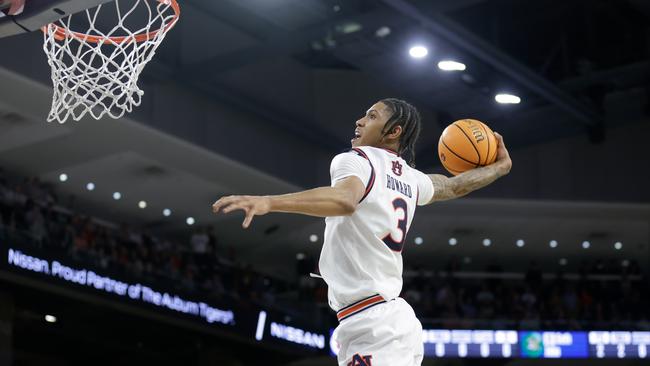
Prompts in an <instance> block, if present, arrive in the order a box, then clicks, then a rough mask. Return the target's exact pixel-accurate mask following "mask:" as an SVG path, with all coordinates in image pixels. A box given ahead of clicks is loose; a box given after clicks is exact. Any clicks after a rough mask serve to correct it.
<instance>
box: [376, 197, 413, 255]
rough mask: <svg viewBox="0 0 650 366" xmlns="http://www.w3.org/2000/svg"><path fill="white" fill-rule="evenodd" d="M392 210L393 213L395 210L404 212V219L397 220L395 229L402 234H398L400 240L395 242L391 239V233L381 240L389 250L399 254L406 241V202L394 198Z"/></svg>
mask: <svg viewBox="0 0 650 366" xmlns="http://www.w3.org/2000/svg"><path fill="white" fill-rule="evenodd" d="M393 208H394V209H395V211H397V210H400V209H401V210H402V212H404V218H402V219H399V220H398V221H397V228H398V229H399V231H401V232H402V233H401V234H400V240H399V241H397V240H395V239H393V235H392V234H391V233H388V235H386V236H385V237H384V238H383V239H381V240H383V242H384V243H385V244H386V245H387V246H388V248H390V250H392V251H395V252H401V251H402V248H403V247H404V241H405V240H406V223H407V221H408V210H407V205H406V201H404V200H403V199H401V198H396V199H394V200H393Z"/></svg>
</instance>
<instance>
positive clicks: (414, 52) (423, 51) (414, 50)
mask: <svg viewBox="0 0 650 366" xmlns="http://www.w3.org/2000/svg"><path fill="white" fill-rule="evenodd" d="M428 54H429V50H428V49H427V48H426V47H424V46H413V47H411V49H410V50H409V55H411V57H413V58H424V57H427V55H428Z"/></svg>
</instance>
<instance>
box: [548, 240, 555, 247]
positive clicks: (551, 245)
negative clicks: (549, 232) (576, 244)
mask: <svg viewBox="0 0 650 366" xmlns="http://www.w3.org/2000/svg"><path fill="white" fill-rule="evenodd" d="M548 246H549V247H551V248H556V247H557V240H551V241H549V242H548Z"/></svg>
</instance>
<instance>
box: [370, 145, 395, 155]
mask: <svg viewBox="0 0 650 366" xmlns="http://www.w3.org/2000/svg"><path fill="white" fill-rule="evenodd" d="M375 147H378V148H380V149H384V150H388V151H390V152H392V153H394V154H395V155H399V154H398V153H397V152H398V151H399V145H398V144H378V145H377V146H375Z"/></svg>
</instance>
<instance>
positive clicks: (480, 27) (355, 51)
mask: <svg viewBox="0 0 650 366" xmlns="http://www.w3.org/2000/svg"><path fill="white" fill-rule="evenodd" d="M181 6H182V9H183V15H182V20H181V21H180V22H179V23H178V25H177V27H176V28H175V29H174V30H172V31H171V32H170V34H169V36H168V37H167V39H166V40H165V41H164V43H163V45H162V46H161V48H160V50H159V52H158V54H157V55H156V57H155V59H154V61H152V62H151V63H150V64H149V65H148V66H147V68H146V69H145V71H144V74H143V76H142V83H143V85H144V87H143V89H144V90H145V93H146V94H145V100H144V104H143V106H141V107H140V108H139V109H138V110H136V111H135V112H134V113H133V114H132V115H129V116H128V117H127V118H124V119H122V120H120V121H111V120H103V121H100V122H94V121H89V120H84V121H81V122H78V123H68V124H65V125H62V126H58V125H49V124H46V123H45V122H44V116H45V115H46V114H47V104H48V103H49V101H48V99H49V94H48V93H49V89H48V88H50V87H49V83H50V82H49V75H48V74H49V68H48V65H47V63H46V60H45V58H44V56H43V55H42V52H41V50H40V43H41V42H42V36H41V35H40V34H38V33H32V34H25V35H21V36H14V37H10V38H6V39H2V40H0V51H1V52H2V53H1V54H2V57H1V58H0V67H2V70H3V72H2V73H0V75H2V81H3V85H8V86H9V85H10V86H11V87H10V88H7V87H2V88H0V89H2V92H1V94H2V99H1V102H2V110H3V111H4V112H3V113H4V114H3V117H2V121H3V122H2V123H3V124H2V126H3V127H2V128H3V129H2V135H0V141H2V142H3V144H2V146H1V147H0V164H2V165H4V166H6V167H7V168H10V169H13V170H15V171H17V172H20V173H21V174H25V175H35V176H39V177H41V178H42V179H44V180H46V181H51V182H54V183H55V184H59V183H56V181H57V177H58V174H60V172H63V171H66V172H68V173H69V174H70V176H71V177H83V178H79V179H82V180H83V182H85V181H86V180H89V179H94V180H96V181H97V187H98V188H97V190H96V191H95V192H92V193H91V192H87V191H85V190H84V189H83V183H81V182H82V180H80V181H78V182H76V183H75V184H76V185H73V184H72V179H71V183H70V184H68V185H62V186H59V189H60V190H61V191H62V192H64V193H65V194H75V195H76V196H78V197H79V201H80V202H81V201H83V202H86V203H87V204H86V207H85V208H86V209H88V210H90V211H91V212H93V213H95V214H97V215H100V216H102V217H106V218H107V219H108V220H110V221H112V222H121V221H125V220H128V221H129V222H132V223H134V224H137V225H142V226H145V227H147V228H148V229H149V230H152V231H157V232H166V233H170V234H178V235H182V236H185V237H186V236H187V235H188V232H187V226H186V225H185V223H184V218H185V217H187V216H193V217H195V218H196V220H197V223H198V224H199V225H206V224H213V225H215V226H216V227H217V228H218V231H219V232H220V233H221V235H222V237H223V240H222V241H223V242H224V244H234V243H237V246H238V247H240V252H241V254H242V256H243V257H245V258H246V259H247V260H249V261H252V262H259V263H261V265H263V264H264V263H265V262H266V265H265V266H266V267H268V268H269V270H274V271H277V272H278V273H290V272H291V271H292V269H293V264H292V263H293V258H295V254H296V253H298V252H304V253H309V254H313V255H317V253H318V247H319V246H318V244H312V243H310V242H309V241H308V237H309V235H311V234H312V233H320V232H322V220H319V219H312V218H296V217H293V216H289V215H274V216H268V217H264V218H261V219H260V220H259V221H258V222H257V223H258V224H257V225H256V226H254V227H253V229H252V230H251V231H250V232H246V233H242V232H241V231H240V229H239V222H238V221H239V219H238V218H236V217H214V216H211V214H210V212H209V205H210V203H211V202H212V201H213V200H214V199H216V198H217V197H218V196H220V195H222V194H230V193H252V194H255V193H260V194H262V193H276V192H287V191H291V190H294V189H298V188H301V187H310V186H314V185H318V184H327V177H328V174H327V173H328V163H329V159H330V158H331V157H332V156H333V155H334V154H336V153H337V152H340V151H342V150H344V149H345V148H346V147H347V146H348V145H349V139H350V137H351V134H352V131H353V124H354V121H355V119H356V118H358V116H360V115H361V114H363V113H364V111H365V109H366V108H367V107H368V106H369V105H371V104H372V103H373V102H374V101H376V100H377V99H379V98H382V97H386V96H396V97H400V98H404V99H408V100H410V101H412V102H414V103H415V104H416V105H417V106H418V107H419V108H420V109H421V111H422V113H423V116H424V120H425V125H424V129H423V134H422V138H421V141H420V144H419V151H418V156H417V161H418V167H419V168H421V169H422V170H425V171H437V172H440V167H439V164H438V162H437V157H436V154H435V146H436V144H437V139H438V136H439V133H440V131H441V130H442V129H443V128H444V127H445V126H446V125H447V124H448V123H450V122H451V121H453V120H455V119H458V118H463V117H468V116H469V117H472V118H477V119H481V120H484V121H487V122H488V124H489V125H490V126H491V127H492V128H493V129H495V130H497V131H499V132H501V133H502V134H503V135H504V136H506V137H507V142H508V145H509V147H510V148H511V150H512V151H513V152H518V153H521V154H522V156H523V155H526V154H528V153H527V152H526V151H527V149H528V148H530V147H531V146H536V145H539V144H549V145H553V144H560V143H562V141H578V142H572V144H578V143H584V144H585V148H588V146H589V145H593V144H598V143H602V142H603V141H604V140H606V139H607V138H608V134H610V131H612V129H614V128H617V127H625V126H623V125H625V124H630V125H634V124H636V123H640V122H641V121H643V120H647V119H648V112H649V110H650V107H648V105H649V104H650V102H649V101H648V98H649V97H648V96H649V95H650V92H649V91H648V87H647V85H648V84H649V82H648V81H649V80H650V63H649V61H648V53H649V51H648V50H649V48H650V41H649V35H650V29H649V26H648V25H649V24H650V5H649V4H648V3H647V2H646V1H643V0H624V1H607V0H595V1H594V0H572V1H552V2H548V1H525V2H523V1H517V0H456V1H442V0H440V1H433V0H431V1H429V0H417V1H416V0H412V1H407V0H382V1H371V0H347V1H333V0H300V1H298V0H276V1H268V0H221V1H208V0H185V1H182V2H181ZM416 43H417V44H423V45H426V46H428V47H429V49H430V56H431V57H429V58H427V59H425V60H414V59H412V58H410V57H408V56H407V55H408V48H409V47H410V46H412V45H413V44H416ZM442 59H454V60H458V61H462V62H463V63H465V64H466V65H467V70H466V71H464V72H459V73H445V72H442V71H440V70H438V68H437V66H436V64H437V62H438V61H439V60H442ZM502 91H507V92H511V93H515V94H517V95H519V96H521V98H522V100H523V102H522V103H521V104H519V105H515V106H503V105H499V104H496V103H495V102H494V94H496V93H497V92H502ZM208 106H211V107H210V108H212V106H215V107H214V108H215V109H217V108H218V109H219V112H218V113H217V112H215V110H214V109H213V110H209V109H208ZM644 106H645V108H646V109H644ZM610 110H611V111H614V112H610ZM611 113H617V115H618V116H619V118H609V116H610V114H611ZM16 115H17V116H18V117H16ZM621 116H622V117H621ZM214 120H220V122H219V123H220V124H219V123H217V122H214V123H212V122H213V121H214ZM567 139H568V140H567ZM118 189H120V190H122V191H123V192H124V193H125V199H124V200H123V201H122V202H130V201H127V197H129V199H130V197H143V199H147V201H148V202H149V205H150V207H149V209H148V210H140V209H138V208H137V206H136V205H134V204H131V205H127V204H126V203H120V204H121V206H119V205H118V204H117V203H115V202H114V201H113V200H112V198H111V197H110V193H111V192H112V191H113V190H118ZM102 190H105V192H104V195H103V196H100V195H99V193H98V192H100V191H102ZM542 191H543V190H540V189H539V188H538V187H519V186H517V185H516V184H512V185H510V186H508V187H507V189H506V188H499V187H495V188H490V189H488V190H486V191H485V192H482V193H481V194H479V195H478V197H480V199H468V200H463V201H459V202H453V203H448V204H442V205H439V206H437V208H434V207H431V208H426V209H423V210H422V211H421V213H420V214H419V217H418V219H417V220H416V222H415V223H414V228H413V231H412V234H411V239H412V238H413V237H415V236H416V235H420V236H422V237H424V239H425V243H432V244H433V243H435V244H439V245H430V246H427V245H423V246H421V247H418V248H415V249H417V250H419V252H417V251H414V252H413V253H419V254H416V256H418V258H420V259H422V260H423V261H424V262H426V261H427V260H430V263H437V264H440V263H441V262H444V261H445V260H446V258H448V257H450V256H453V255H456V254H454V252H450V251H451V250H457V248H451V247H449V246H448V245H446V242H447V239H448V237H450V236H458V237H462V238H464V240H465V241H466V242H471V243H474V244H472V245H473V246H470V247H465V248H464V249H463V251H462V253H461V254H458V255H460V256H461V257H462V256H467V257H471V258H475V259H476V258H483V259H485V258H486V257H485V253H486V252H485V250H490V252H489V253H493V254H492V255H490V256H489V257H490V258H498V257H504V256H519V255H520V254H519V253H517V252H513V251H512V250H513V245H512V243H513V241H514V240H516V238H518V237H519V232H525V233H528V234H527V235H529V236H531V237H536V238H538V239H536V242H537V244H536V245H537V247H538V248H539V252H536V251H532V250H530V251H527V256H528V257H529V258H534V257H536V256H538V255H543V253H549V252H547V251H545V250H547V249H548V248H547V241H548V240H550V239H551V237H550V236H549V235H544V234H545V231H547V227H548V225H549V224H548V223H549V222H555V224H554V225H553V227H554V230H555V232H554V234H555V233H557V234H556V235H557V236H558V240H560V241H561V242H571V243H574V245H573V246H567V247H566V248H572V249H570V250H569V249H567V250H569V252H566V253H564V254H561V255H560V254H558V253H557V251H556V252H553V254H548V258H547V259H548V263H552V264H553V265H555V264H556V263H557V260H558V259H559V258H561V257H563V256H568V257H570V258H576V261H570V263H576V262H577V258H585V256H587V254H585V252H583V251H581V248H580V247H579V243H580V242H581V241H582V240H585V238H592V240H595V241H598V240H602V242H603V243H604V244H602V246H603V248H607V249H603V250H610V249H611V248H610V247H611V244H612V243H613V241H616V240H623V241H624V242H626V243H634V244H633V245H626V247H625V249H626V250H632V248H635V249H634V250H635V251H630V252H626V253H624V254H621V256H622V257H621V258H623V257H625V256H626V257H629V258H631V257H637V258H648V257H649V254H648V249H647V243H648V235H649V234H650V229H649V228H648V220H647V217H648V216H644V215H645V213H646V212H647V203H648V199H646V198H647V197H648V194H647V190H643V189H642V188H639V189H638V190H635V189H631V190H630V191H628V192H616V193H613V192H608V191H606V190H593V191H589V192H593V193H588V194H586V195H585V196H583V197H572V196H570V195H568V194H563V193H562V192H563V190H562V189H555V190H554V192H553V193H551V194H548V195H545V194H543V193H539V192H542ZM503 198H506V200H503ZM540 199H552V200H554V201H552V202H550V203H549V202H539V200H540ZM575 199H580V200H583V201H609V202H612V201H613V202H618V201H625V202H627V203H625V204H623V207H624V208H625V209H621V206H617V205H618V204H614V205H613V206H612V205H606V204H596V206H593V205H592V204H590V203H589V204H586V203H575V202H569V201H573V200H575ZM163 201H164V203H163ZM639 201H640V202H642V203H644V204H643V205H635V204H634V203H635V202H639ZM167 206H172V207H173V209H174V212H175V213H177V214H178V216H177V217H178V219H175V220H172V219H165V218H162V217H161V216H160V215H159V211H160V210H161V208H163V207H167ZM644 210H646V211H644ZM452 212H453V214H451V213H452ZM558 212H571V213H572V214H571V215H565V216H562V219H563V221H562V222H563V224H561V223H560V222H559V221H557V220H556V219H557V217H558ZM486 217H488V218H487V219H486ZM644 217H645V218H644ZM554 220H555V221H554ZM431 222H435V223H436V224H435V225H430V223H431ZM515 222H516V224H513V223H515ZM608 225H610V226H611V227H609V226H608ZM432 226H435V227H432ZM481 228H483V229H481ZM605 228H606V229H605ZM515 229H516V230H515ZM418 233H420V234H418ZM534 233H535V234H534ZM625 235H628V237H626V236H625ZM485 236H491V237H492V238H493V241H494V242H495V245H493V246H491V247H490V248H489V249H486V248H484V247H482V246H481V245H480V243H481V240H482V239H483V237H485ZM547 236H548V237H547ZM594 238H596V239H594ZM598 238H599V239H598ZM497 243H504V244H503V245H496V244H497ZM505 243H507V245H506V244H505ZM576 243H578V244H576ZM424 248H428V249H424ZM628 248H629V249H628ZM563 250H564V249H563ZM590 253H594V251H592V252H590ZM603 253H610V252H609V251H605V252H602V253H599V254H598V255H599V256H602V254H603ZM420 255H422V256H420ZM589 255H593V256H596V254H589ZM616 255H619V254H616ZM270 259H273V263H272V264H269V260H270ZM524 262H525V261H522V263H524Z"/></svg>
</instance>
